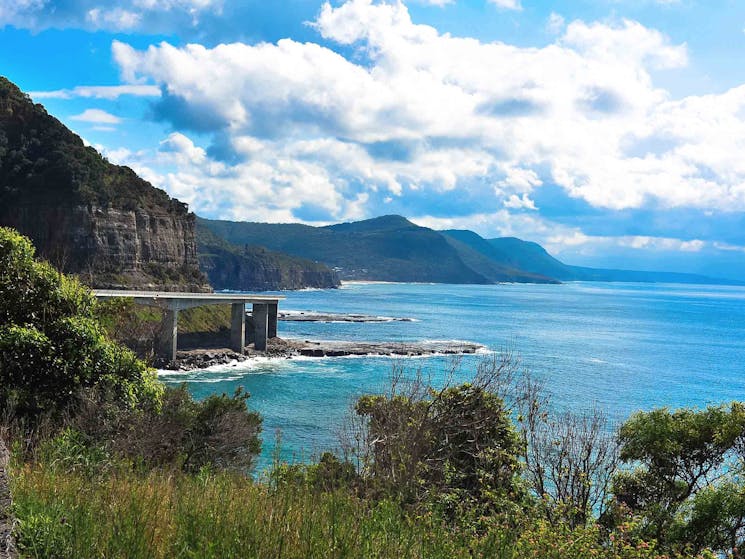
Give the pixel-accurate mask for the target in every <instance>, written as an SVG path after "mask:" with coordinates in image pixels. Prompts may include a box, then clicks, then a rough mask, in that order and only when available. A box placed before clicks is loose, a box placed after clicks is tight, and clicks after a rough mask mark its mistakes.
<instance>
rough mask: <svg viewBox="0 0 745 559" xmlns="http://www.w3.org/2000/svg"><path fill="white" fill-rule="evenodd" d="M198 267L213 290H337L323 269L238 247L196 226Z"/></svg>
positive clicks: (334, 278)
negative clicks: (205, 275)
mask: <svg viewBox="0 0 745 559" xmlns="http://www.w3.org/2000/svg"><path fill="white" fill-rule="evenodd" d="M197 251H198V257H199V265H200V267H201V269H202V270H203V271H204V272H205V273H206V274H207V277H209V280H210V283H211V284H212V286H213V287H214V288H215V289H230V290H236V291H269V290H272V291H274V290H283V289H302V288H307V287H315V288H334V287H338V286H339V278H338V276H337V275H336V273H335V272H334V271H332V270H330V269H329V268H328V267H327V266H325V265H323V264H319V263H317V262H313V261H311V260H307V259H304V258H297V257H293V256H288V255H286V254H282V253H279V252H272V251H269V250H267V249H265V248H263V247H259V246H255V245H244V246H238V245H234V244H231V243H229V242H228V241H226V240H225V239H221V238H220V237H218V236H217V235H215V234H214V233H212V231H210V230H209V229H207V228H206V227H204V226H202V225H201V224H199V225H198V226H197Z"/></svg>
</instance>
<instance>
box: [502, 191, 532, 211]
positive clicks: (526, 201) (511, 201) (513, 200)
mask: <svg viewBox="0 0 745 559" xmlns="http://www.w3.org/2000/svg"><path fill="white" fill-rule="evenodd" d="M504 207H505V208H511V209H513V210H537V209H538V208H536V207H535V202H534V201H533V200H531V199H530V198H529V197H528V195H527V194H523V195H522V196H518V195H517V194H510V197H509V198H508V199H507V200H505V201H504Z"/></svg>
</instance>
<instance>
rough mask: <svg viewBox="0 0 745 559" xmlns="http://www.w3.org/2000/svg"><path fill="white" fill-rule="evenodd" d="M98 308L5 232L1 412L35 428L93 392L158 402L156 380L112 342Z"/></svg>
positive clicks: (0, 274) (0, 237)
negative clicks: (9, 412) (43, 416)
mask: <svg viewBox="0 0 745 559" xmlns="http://www.w3.org/2000/svg"><path fill="white" fill-rule="evenodd" d="M95 307H96V300H95V297H94V296H93V295H92V293H91V292H90V290H89V289H88V288H86V287H85V286H83V285H82V284H80V283H79V282H78V281H77V280H76V279H74V278H70V277H67V276H65V275H63V274H61V273H59V272H57V271H56V270H54V269H53V268H52V267H51V266H50V265H49V264H47V263H44V262H38V261H36V260H34V249H33V246H32V245H31V242H30V241H29V240H28V239H27V238H25V237H23V236H21V235H19V234H18V233H17V232H15V231H13V230H12V229H7V228H0V408H2V409H5V410H8V409H11V410H12V413H13V414H14V415H15V417H17V418H19V419H23V420H31V421H32V422H33V420H34V418H37V417H38V416H40V415H41V414H43V413H46V414H52V415H58V414H60V413H62V412H63V411H66V410H68V409H69V408H70V407H71V406H73V407H74V404H75V403H76V401H77V400H78V399H79V398H80V396H81V392H82V391H85V390H87V389H90V388H93V387H98V388H100V389H101V390H102V391H104V392H106V393H107V394H108V395H109V396H110V397H111V398H114V399H116V400H118V401H120V402H121V403H122V404H123V405H127V406H135V405H136V404H138V403H140V402H157V401H158V400H159V398H160V396H161V394H162V385H161V384H160V383H159V382H157V380H156V377H155V373H154V372H153V371H151V370H149V369H148V368H147V367H146V366H145V365H144V364H143V363H142V362H140V361H138V360H137V359H136V358H135V356H134V355H133V354H132V352H130V351H129V350H127V349H125V348H122V347H120V346H118V345H116V344H114V343H113V342H111V341H110V340H109V339H108V338H107V337H106V335H105V333H104V331H103V329H102V328H101V326H100V324H99V323H98V321H97V320H96V319H95V317H94V310H95Z"/></svg>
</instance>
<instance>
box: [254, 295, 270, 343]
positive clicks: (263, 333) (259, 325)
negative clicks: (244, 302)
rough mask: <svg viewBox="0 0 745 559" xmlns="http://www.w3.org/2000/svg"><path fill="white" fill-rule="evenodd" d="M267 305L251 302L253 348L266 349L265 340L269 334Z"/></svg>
mask: <svg viewBox="0 0 745 559" xmlns="http://www.w3.org/2000/svg"><path fill="white" fill-rule="evenodd" d="M268 307H269V305H266V304H262V303H254V304H253V313H252V314H253V323H254V349H256V351H266V342H267V338H268V334H269V308H268Z"/></svg>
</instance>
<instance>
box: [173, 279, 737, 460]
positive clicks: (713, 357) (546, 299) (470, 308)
mask: <svg viewBox="0 0 745 559" xmlns="http://www.w3.org/2000/svg"><path fill="white" fill-rule="evenodd" d="M284 295H286V297H287V300H286V301H284V302H283V304H282V306H281V307H282V309H283V310H313V311H327V312H339V313H363V314H371V315H378V316H389V317H406V318H412V319H415V321H413V322H383V323H364V324H359V323H332V324H323V323H299V322H280V325H279V328H280V332H279V335H280V336H282V337H287V338H300V339H314V340H358V341H366V340H370V341H416V340H452V339H457V340H467V341H474V342H479V343H482V344H484V345H486V346H487V347H489V348H492V349H495V350H499V349H500V348H505V347H509V348H512V349H513V350H514V351H515V352H516V353H518V354H519V355H520V359H521V362H522V364H523V366H525V367H526V368H528V369H530V370H531V371H532V372H533V373H534V374H535V375H537V376H540V377H543V378H544V379H545V380H546V382H547V384H548V386H549V388H550V390H551V392H552V394H553V395H554V404H555V405H556V406H561V407H569V408H573V409H582V408H587V407H590V406H592V405H593V404H595V403H597V404H599V405H600V406H602V407H603V408H604V409H606V410H607V412H608V413H609V415H610V416H611V418H613V419H614V420H616V421H621V420H623V418H625V417H627V416H628V415H629V414H630V413H631V412H633V411H635V410H639V409H650V408H653V407H658V406H671V407H678V406H704V405H706V404H709V403H719V402H726V401H730V400H734V399H741V400H742V399H745V320H744V318H745V288H742V287H724V286H695V285H694V286H691V285H670V284H658V285H649V284H608V283H567V284H563V285H489V286H471V285H468V286H465V285H422V284H376V283H370V284H346V285H345V286H344V287H343V288H342V289H339V290H318V291H301V292H287V293H284ZM477 359H479V357H478V356H467V357H465V358H464V360H463V363H462V369H463V370H464V371H465V372H464V374H467V371H469V370H473V365H474V364H475V362H476V360H477ZM449 361H450V358H447V357H429V358H420V359H413V360H411V361H410V363H408V366H410V367H412V368H415V367H422V368H425V369H426V370H428V371H432V372H434V373H436V372H437V371H438V370H442V369H443V368H444V367H447V365H448V363H449ZM393 363H394V359H392V358H367V357H365V358H359V357H358V358H326V359H311V358H308V359H291V360H288V359H275V360H254V361H251V362H247V363H241V364H238V365H237V366H234V367H220V368H214V369H210V370H205V371H194V372H189V373H169V374H162V376H161V378H162V379H163V380H164V381H166V382H169V383H178V382H184V381H185V382H187V383H188V384H189V387H190V389H191V390H192V392H193V393H194V394H195V396H197V397H204V396H206V395H208V394H210V393H214V392H229V393H231V392H232V391H234V390H235V388H236V387H238V386H243V387H245V388H246V389H247V390H248V391H249V392H250V393H251V395H252V396H251V399H250V401H249V404H250V406H251V407H252V408H254V409H256V410H258V411H260V412H261V413H262V415H263V416H264V452H263V454H262V464H266V463H268V461H269V459H270V457H271V453H272V449H273V447H274V439H275V433H276V432H277V430H281V433H282V445H281V449H282V457H283V458H285V459H290V460H291V459H303V458H307V457H309V456H311V455H312V454H317V453H318V452H320V451H323V450H324V449H328V448H333V447H334V446H336V444H337V440H338V435H337V433H338V429H339V426H340V425H341V423H342V421H343V419H344V417H345V414H346V413H348V410H349V407H350V405H351V403H352V402H353V401H354V399H355V398H356V397H357V396H359V395H360V394H363V393H366V392H371V391H379V390H380V389H381V388H382V387H384V386H385V383H386V380H387V378H388V375H389V374H390V371H391V366H392V364H393Z"/></svg>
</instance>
